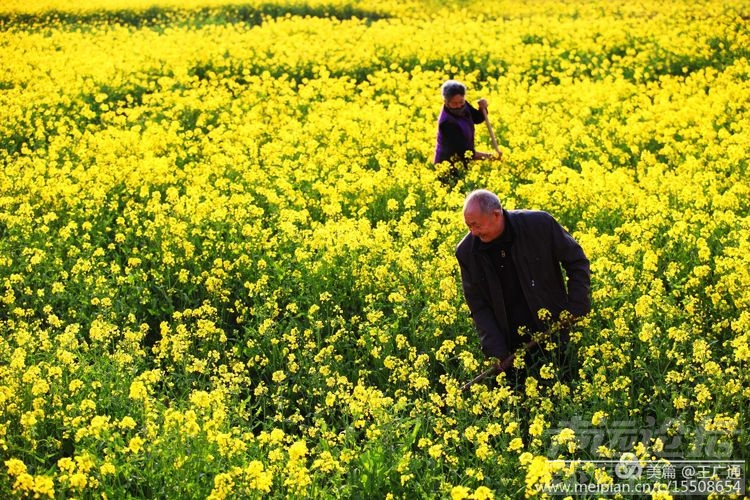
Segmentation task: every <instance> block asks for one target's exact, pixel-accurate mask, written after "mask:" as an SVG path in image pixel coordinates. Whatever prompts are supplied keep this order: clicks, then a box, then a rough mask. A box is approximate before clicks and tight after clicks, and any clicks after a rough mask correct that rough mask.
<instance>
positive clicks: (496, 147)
mask: <svg viewBox="0 0 750 500" xmlns="http://www.w3.org/2000/svg"><path fill="white" fill-rule="evenodd" d="M482 114H483V115H484V123H486V124H487V130H488V131H489V133H490V139H491V140H492V147H493V148H495V152H497V157H498V158H502V157H503V153H501V152H500V148H499V147H498V145H497V138H496V137H495V132H494V131H493V130H492V125H490V118H489V117H488V116H487V108H482Z"/></svg>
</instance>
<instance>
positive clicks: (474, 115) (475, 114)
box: [466, 102, 484, 124]
mask: <svg viewBox="0 0 750 500" xmlns="http://www.w3.org/2000/svg"><path fill="white" fill-rule="evenodd" d="M466 104H467V106H468V107H469V111H471V120H472V121H473V122H474V123H475V124H477V123H484V113H482V112H481V111H480V110H478V109H477V108H475V107H474V106H472V105H471V104H469V103H468V102H467V103H466Z"/></svg>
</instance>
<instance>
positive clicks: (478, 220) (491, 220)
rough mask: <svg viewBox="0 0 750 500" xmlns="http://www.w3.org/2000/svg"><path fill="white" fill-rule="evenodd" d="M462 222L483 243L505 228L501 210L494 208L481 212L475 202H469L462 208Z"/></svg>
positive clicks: (492, 238) (495, 236) (496, 235)
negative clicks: (487, 211) (488, 211)
mask: <svg viewBox="0 0 750 500" xmlns="http://www.w3.org/2000/svg"><path fill="white" fill-rule="evenodd" d="M464 222H466V226H467V227H468V228H469V231H471V234H473V235H474V236H476V237H477V238H479V239H480V240H481V241H482V242H484V243H488V242H490V241H492V240H494V239H495V238H497V237H498V236H500V235H501V234H502V232H503V229H504V228H505V221H504V219H503V211H502V210H500V209H496V210H493V211H492V212H490V213H482V211H481V210H480V209H479V207H478V206H477V205H476V203H472V204H470V205H469V206H467V207H466V209H465V210H464Z"/></svg>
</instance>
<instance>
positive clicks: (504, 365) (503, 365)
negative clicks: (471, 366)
mask: <svg viewBox="0 0 750 500" xmlns="http://www.w3.org/2000/svg"><path fill="white" fill-rule="evenodd" d="M550 335H552V330H551V329H550V330H547V331H545V332H544V333H542V334H541V335H539V336H538V337H537V338H536V339H533V340H530V341H528V342H526V343H525V344H524V345H523V352H524V353H525V352H528V351H529V350H531V349H533V348H534V347H535V346H537V345H539V343H540V342H544V341H545V340H546V339H547V338H549V336H550ZM517 352H518V351H515V352H513V353H511V354H510V356H508V357H507V358H505V359H504V360H502V361H501V362H499V363H497V364H495V365H493V366H491V367H489V368H487V369H486V370H485V371H483V372H482V373H480V374H479V375H477V376H476V377H474V378H473V379H471V380H470V381H469V382H466V383H465V384H464V385H462V386H461V391H462V392H465V391H468V390H469V388H470V387H471V386H472V385H474V384H476V383H477V382H481V381H482V380H484V379H486V378H487V377H491V376H493V375H494V376H496V375H500V374H501V373H503V372H504V371H506V370H507V369H508V368H510V367H511V365H513V361H514V360H515V359H516V353H517Z"/></svg>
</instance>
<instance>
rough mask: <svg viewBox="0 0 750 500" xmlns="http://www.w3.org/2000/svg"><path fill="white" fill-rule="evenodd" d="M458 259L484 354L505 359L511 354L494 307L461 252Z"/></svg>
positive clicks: (467, 301)
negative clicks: (462, 257)
mask: <svg viewBox="0 0 750 500" xmlns="http://www.w3.org/2000/svg"><path fill="white" fill-rule="evenodd" d="M456 258H457V259H458V264H459V267H460V269H461V286H462V288H463V292H464V299H465V300H466V305H468V306H469V311H471V318H472V320H473V321H474V326H475V327H476V329H477V334H478V335H479V343H480V346H481V348H482V353H483V354H484V355H485V356H488V357H496V358H499V359H504V358H506V357H507V356H508V354H509V353H510V352H509V350H508V345H507V342H506V341H505V338H504V337H503V335H502V334H501V332H500V328H499V326H498V324H497V321H496V319H495V315H494V313H493V311H492V307H491V306H490V304H488V303H487V300H486V299H485V298H484V294H483V293H482V290H481V288H480V283H479V279H480V278H479V277H478V276H472V274H471V272H470V271H469V268H468V266H467V265H466V263H464V262H462V259H461V256H460V255H459V252H458V251H457V252H456Z"/></svg>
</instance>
